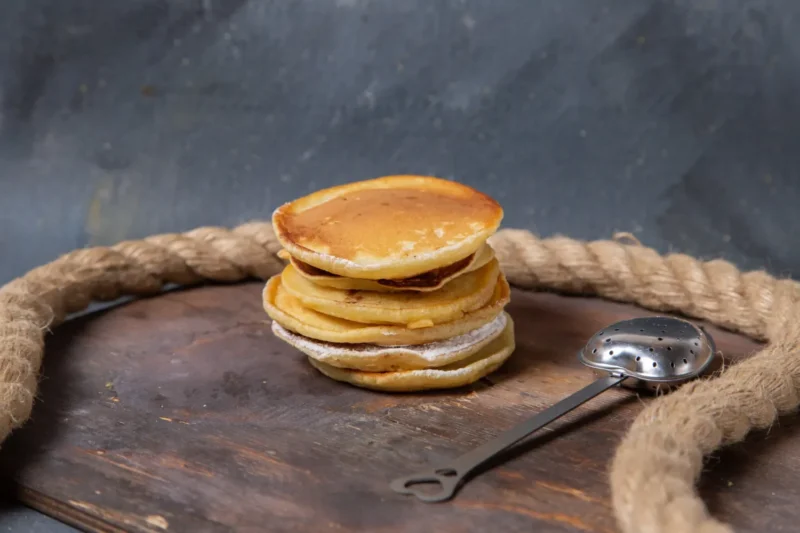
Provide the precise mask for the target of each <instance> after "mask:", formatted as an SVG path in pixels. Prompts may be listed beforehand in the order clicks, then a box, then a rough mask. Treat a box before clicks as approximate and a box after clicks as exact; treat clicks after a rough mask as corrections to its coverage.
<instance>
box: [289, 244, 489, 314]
mask: <svg viewBox="0 0 800 533" xmlns="http://www.w3.org/2000/svg"><path fill="white" fill-rule="evenodd" d="M499 276H500V264H499V263H498V261H497V259H492V260H491V261H490V262H489V263H487V264H486V265H484V266H483V267H481V268H479V269H478V270H476V271H474V272H470V273H469V274H464V275H463V276H459V277H458V278H456V279H454V280H453V281H451V282H450V283H448V284H447V285H445V286H444V287H442V288H441V289H439V290H438V291H434V292H422V293H420V292H372V291H343V290H340V289H332V288H329V287H321V286H319V285H315V284H314V283H312V282H311V281H309V280H307V279H306V278H304V277H303V276H301V275H300V274H298V273H297V270H296V269H295V268H294V267H293V266H292V265H287V266H286V268H285V269H284V270H283V273H281V280H282V284H283V287H284V288H285V289H286V292H288V293H289V294H291V295H292V296H294V297H295V298H297V299H298V300H300V301H301V302H302V303H303V305H304V306H306V307H310V308H311V309H314V310H316V311H319V312H320V313H325V314H326V315H331V316H335V317H337V318H344V319H347V320H352V321H354V322H362V323H366V324H400V325H405V326H407V327H411V328H417V327H430V326H432V325H434V324H440V323H442V322H451V321H453V320H456V319H458V318H461V317H462V316H463V315H464V313H467V312H469V311H473V310H475V309H478V308H480V307H483V306H484V305H485V304H486V303H487V302H488V301H489V300H490V299H491V297H492V293H493V292H494V287H495V285H496V284H497V279H498V277H499Z"/></svg>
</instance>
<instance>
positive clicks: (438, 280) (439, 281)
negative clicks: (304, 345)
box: [289, 244, 494, 292]
mask: <svg viewBox="0 0 800 533" xmlns="http://www.w3.org/2000/svg"><path fill="white" fill-rule="evenodd" d="M492 259H494V250H492V247H491V246H489V245H488V244H484V245H483V246H482V247H481V248H480V249H479V250H478V251H477V252H475V253H474V254H470V255H469V256H467V257H465V258H464V259H462V260H460V261H456V262H455V263H453V264H452V265H447V266H445V267H440V268H436V269H434V270H429V271H427V272H423V273H422V274H418V275H416V276H412V277H410V278H402V279H355V278H345V277H344V276H338V275H336V274H331V273H330V272H325V271H324V270H321V269H319V268H317V267H315V266H311V265H309V264H308V263H304V262H302V261H300V260H299V259H297V258H296V257H291V256H289V260H290V261H291V263H292V266H293V267H294V268H295V270H296V271H297V273H298V274H300V275H301V276H303V277H304V278H306V279H309V280H311V281H313V282H314V283H316V284H317V285H322V286H324V287H333V288H335V289H342V290H346V291H376V292H396V291H418V292H430V291H435V290H438V289H441V288H442V287H443V286H444V284H445V283H447V282H449V281H451V280H453V279H455V278H457V277H458V276H461V275H463V274H468V273H470V272H473V271H475V270H478V269H479V268H481V267H483V266H484V265H485V264H486V263H488V262H489V261H491V260H492Z"/></svg>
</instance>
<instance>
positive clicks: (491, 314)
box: [263, 274, 511, 346]
mask: <svg viewBox="0 0 800 533" xmlns="http://www.w3.org/2000/svg"><path fill="white" fill-rule="evenodd" d="M510 299H511V288H510V287H509V285H508V281H506V278H505V276H503V275H502V274H501V275H500V277H499V278H498V280H497V285H496V286H495V290H494V294H493V295H492V299H491V300H490V301H489V303H487V304H486V305H484V306H483V307H481V308H480V309H476V310H475V311H470V312H469V313H467V314H466V315H464V316H463V317H462V318H461V319H459V320H456V321H454V322H448V323H445V324H435V325H433V326H432V327H429V328H419V329H410V328H407V327H405V326H395V325H383V324H360V323H358V322H353V321H352V320H344V319H342V318H336V317H334V316H330V315H326V314H324V313H320V312H319V311H315V310H313V309H311V308H308V307H306V306H304V305H303V304H302V303H301V302H300V301H299V300H298V299H297V298H295V297H294V296H292V295H291V294H289V293H287V292H286V290H285V289H284V288H283V286H282V283H281V276H280V275H277V276H273V277H272V278H270V279H269V281H268V282H267V284H266V286H265V287H264V292H263V302H264V310H265V311H266V312H267V314H268V315H269V317H270V318H271V319H272V320H274V321H275V322H277V323H279V324H280V325H281V326H283V327H284V328H286V329H288V330H290V331H294V332H295V333H299V334H300V335H304V336H306V337H309V338H311V339H316V340H320V341H328V342H340V343H353V344H358V343H371V344H378V345H381V346H398V345H406V344H424V343H427V342H433V341H438V340H442V339H449V338H451V337H455V336H457V335H463V334H464V333H467V332H468V331H472V330H474V329H475V328H479V327H481V326H484V325H486V324H488V323H489V322H491V321H492V320H494V319H495V317H497V315H498V314H499V313H501V312H502V311H503V309H504V308H505V306H506V305H508V302H509V301H510Z"/></svg>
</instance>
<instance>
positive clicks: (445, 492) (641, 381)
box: [391, 317, 717, 502]
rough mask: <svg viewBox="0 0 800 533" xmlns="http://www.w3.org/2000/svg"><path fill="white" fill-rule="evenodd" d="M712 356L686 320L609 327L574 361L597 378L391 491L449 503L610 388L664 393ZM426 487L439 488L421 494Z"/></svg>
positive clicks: (700, 332)
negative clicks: (494, 462)
mask: <svg viewBox="0 0 800 533" xmlns="http://www.w3.org/2000/svg"><path fill="white" fill-rule="evenodd" d="M716 352H717V350H716V346H715V344H714V340H713V339H712V338H711V336H710V335H709V334H708V333H706V331H705V330H704V329H702V328H701V327H698V326H696V325H695V324H693V323H691V322H688V321H686V320H682V319H678V318H672V317H651V318H634V319H631V320H623V321H622V322H617V323H616V324H612V325H611V326H609V327H607V328H605V329H603V330H601V331H599V332H598V333H596V334H595V335H593V336H592V338H591V339H590V340H589V342H588V343H587V344H586V346H584V348H583V349H582V350H581V351H580V352H578V359H579V360H580V361H581V362H582V363H583V364H584V365H586V366H588V367H590V368H593V369H595V371H598V372H600V373H602V374H603V377H601V378H600V379H598V380H596V381H594V382H593V383H591V384H590V385H587V386H586V387H584V388H583V389H581V390H580V391H578V392H576V393H574V394H573V395H571V396H569V397H567V398H565V399H564V400H561V401H560V402H558V403H557V404H555V405H553V406H552V407H549V408H547V409H545V410H544V411H542V412H541V413H539V414H537V415H536V416H534V417H533V418H531V419H529V420H528V421H526V422H523V423H522V424H520V425H518V426H517V427H515V428H513V429H511V430H509V431H506V432H505V433H503V434H501V435H500V436H498V437H496V438H495V439H494V440H492V441H490V442H487V443H486V444H483V445H482V446H480V447H478V448H476V449H474V450H472V451H470V452H467V453H466V454H464V455H462V456H461V457H458V458H457V459H455V460H453V461H452V462H450V463H447V464H445V465H442V466H440V467H439V468H433V469H431V470H428V471H423V472H420V473H417V474H414V475H410V476H406V477H402V478H399V479H396V480H394V481H393V482H392V483H391V488H392V490H394V491H395V492H399V493H401V494H413V495H414V496H416V497H417V498H418V499H419V500H422V501H424V502H441V501H446V500H449V499H450V498H452V497H453V495H454V494H455V493H456V490H457V489H458V488H459V487H460V486H461V485H462V484H463V483H464V481H465V480H466V478H467V476H468V475H469V474H471V473H473V472H474V471H475V470H476V469H477V468H478V467H480V466H482V465H484V464H485V463H487V462H488V461H490V460H491V459H493V458H494V457H495V456H497V455H498V454H500V453H501V452H503V451H505V450H506V449H508V448H510V447H511V446H513V445H514V444H516V443H517V442H519V441H520V440H522V439H523V438H525V437H527V436H528V435H530V434H531V433H533V432H534V431H537V430H539V429H541V428H542V427H544V426H545V425H547V424H549V423H550V422H552V421H554V420H556V419H558V418H559V417H561V416H563V415H565V414H567V413H569V412H570V411H572V410H573V409H575V408H576V407H578V406H580V405H582V404H583V403H585V402H587V401H589V400H591V399H592V398H594V397H595V396H597V395H598V394H600V393H602V392H604V391H606V390H608V389H610V388H611V387H614V386H616V385H622V386H624V387H629V388H634V389H647V390H650V391H661V390H665V391H669V390H671V389H673V388H675V387H677V386H679V385H681V384H683V383H685V382H687V381H689V380H692V379H694V378H696V377H698V376H700V375H702V374H704V373H705V372H707V371H708V370H709V368H710V367H711V364H712V362H713V361H714V357H715V355H716ZM430 484H438V485H439V490H438V491H437V492H435V493H430V492H427V491H424V490H423V487H424V485H427V486H428V488H430Z"/></svg>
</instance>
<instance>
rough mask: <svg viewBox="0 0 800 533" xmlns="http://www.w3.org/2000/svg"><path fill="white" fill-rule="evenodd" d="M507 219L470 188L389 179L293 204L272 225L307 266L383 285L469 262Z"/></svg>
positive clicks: (423, 179) (419, 178)
mask: <svg viewBox="0 0 800 533" xmlns="http://www.w3.org/2000/svg"><path fill="white" fill-rule="evenodd" d="M502 218H503V209H502V207H501V206H500V204H498V203H497V202H496V201H495V200H493V199H492V198H490V197H489V196H487V195H485V194H483V193H481V192H479V191H476V190H475V189H473V188H471V187H468V186H466V185H462V184H460V183H456V182H453V181H448V180H443V179H439V178H433V177H425V176H387V177H383V178H376V179H372V180H366V181H359V182H355V183H349V184H346V185H340V186H337V187H332V188H328V189H323V190H321V191H317V192H315V193H312V194H310V195H308V196H305V197H303V198H300V199H297V200H295V201H293V202H289V203H286V204H284V205H282V206H280V207H279V208H278V209H276V210H275V212H274V213H273V215H272V223H273V227H274V229H275V235H276V236H277V238H278V240H279V241H280V243H281V245H282V246H283V247H284V248H286V250H287V251H288V252H289V253H290V254H291V255H292V256H293V257H296V258H297V259H299V260H300V261H303V262H304V263H307V264H309V265H311V266H314V267H317V268H319V269H321V270H324V271H326V272H330V273H332V274H336V275H339V276H344V277H347V278H356V279H372V280H379V279H402V278H408V277H412V276H417V275H419V274H422V273H424V272H427V271H429V270H434V269H437V268H440V267H444V266H447V265H451V264H453V263H455V262H457V261H460V260H462V259H465V258H467V257H468V256H469V255H471V254H473V253H474V252H476V251H477V250H478V249H479V248H480V247H481V246H482V245H483V244H484V243H485V242H486V240H487V239H488V238H489V237H490V236H491V235H492V234H493V233H495V231H497V228H498V227H499V225H500V222H501V221H502Z"/></svg>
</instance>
